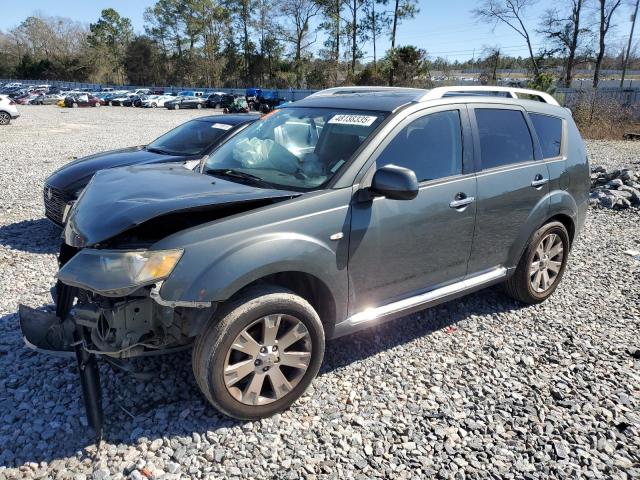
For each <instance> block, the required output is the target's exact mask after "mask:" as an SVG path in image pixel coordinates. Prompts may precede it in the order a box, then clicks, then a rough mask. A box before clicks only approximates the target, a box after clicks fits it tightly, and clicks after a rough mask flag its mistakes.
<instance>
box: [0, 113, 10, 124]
mask: <svg viewBox="0 0 640 480" xmlns="http://www.w3.org/2000/svg"><path fill="white" fill-rule="evenodd" d="M9 123H11V115H9V114H8V113H7V112H0V125H9Z"/></svg>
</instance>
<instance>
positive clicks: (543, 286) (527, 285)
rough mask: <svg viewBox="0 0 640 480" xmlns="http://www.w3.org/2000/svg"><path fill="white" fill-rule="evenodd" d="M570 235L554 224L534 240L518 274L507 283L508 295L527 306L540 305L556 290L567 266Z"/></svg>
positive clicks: (525, 253) (523, 257) (528, 246)
mask: <svg viewBox="0 0 640 480" xmlns="http://www.w3.org/2000/svg"><path fill="white" fill-rule="evenodd" d="M569 248H570V241H569V233H568V232H567V229H566V228H565V226H564V225H563V224H562V223H560V222H550V223H547V224H546V225H543V226H542V227H541V228H539V229H538V230H537V231H536V232H535V233H534V234H533V236H532V237H531V240H530V241H529V244H528V245H527V248H526V250H525V252H524V254H523V255H522V258H521V259H520V262H519V263H518V267H517V268H516V271H515V273H514V274H513V275H512V276H511V277H510V278H509V279H508V280H507V281H506V282H505V287H506V291H507V293H508V294H509V295H510V296H511V297H513V298H514V299H516V300H520V301H521V302H524V303H529V304H531V303H540V302H543V301H544V300H546V299H547V298H549V296H551V294H552V293H553V292H554V291H555V289H556V288H557V286H558V284H559V283H560V280H561V279H562V275H563V274H564V271H565V268H566V266H567V259H568V256H569Z"/></svg>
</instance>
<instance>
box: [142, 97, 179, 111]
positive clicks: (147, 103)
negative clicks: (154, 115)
mask: <svg viewBox="0 0 640 480" xmlns="http://www.w3.org/2000/svg"><path fill="white" fill-rule="evenodd" d="M175 98H176V97H174V96H171V95H147V96H146V97H145V98H144V99H143V100H142V106H143V107H146V108H156V107H164V104H165V102H167V101H169V100H175Z"/></svg>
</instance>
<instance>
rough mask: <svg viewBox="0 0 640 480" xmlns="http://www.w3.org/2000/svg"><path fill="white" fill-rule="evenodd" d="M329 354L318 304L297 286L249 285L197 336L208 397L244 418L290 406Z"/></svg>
mask: <svg viewBox="0 0 640 480" xmlns="http://www.w3.org/2000/svg"><path fill="white" fill-rule="evenodd" d="M323 356H324V330H323V328H322V323H321V322H320V318H319V317H318V314H317V313H316V312H315V310H314V309H313V308H312V307H311V305H309V303H308V302H307V301H306V300H304V299H303V298H301V297H299V296H297V295H295V294H294V293H293V292H291V291H289V290H286V289H283V288H279V287H272V286H262V287H259V288H258V287H256V288H251V289H248V290H246V291H245V292H244V293H243V294H241V295H239V296H238V297H237V298H236V299H233V300H231V301H230V302H229V303H228V304H226V305H223V306H222V307H221V308H220V310H219V311H218V312H217V313H216V315H215V316H214V318H212V319H211V320H210V322H209V324H208V325H207V327H206V329H205V331H204V332H203V333H202V334H201V335H200V337H199V338H198V339H197V340H196V343H195V346H194V349H193V371H194V375H195V377H196V380H197V382H198V385H199V386H200V389H201V390H202V392H203V393H204V395H205V396H206V397H207V399H208V400H209V401H210V402H211V403H212V404H213V405H214V406H215V407H217V408H218V409H219V410H221V411H222V412H224V413H225V414H227V415H229V416H232V417H235V418H240V419H245V420H249V419H256V418H262V417H267V416H269V415H272V414H274V413H276V412H279V411H282V410H284V409H286V408H288V407H289V406H290V405H291V404H292V403H293V402H295V401H296V400H297V399H298V398H299V397H300V396H301V395H302V394H303V393H304V391H305V390H306V388H307V387H308V386H309V384H310V383H311V381H312V380H313V378H314V377H315V376H316V374H317V373H318V370H319V369H320V364H321V363H322V358H323Z"/></svg>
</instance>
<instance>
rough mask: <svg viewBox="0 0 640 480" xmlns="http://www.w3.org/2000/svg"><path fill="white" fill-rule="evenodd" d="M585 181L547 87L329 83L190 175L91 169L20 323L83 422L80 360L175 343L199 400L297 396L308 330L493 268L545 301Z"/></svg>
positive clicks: (90, 362) (94, 376) (576, 222)
mask: <svg viewBox="0 0 640 480" xmlns="http://www.w3.org/2000/svg"><path fill="white" fill-rule="evenodd" d="M588 190H589V168H588V162H587V154H586V151H585V146H584V144H583V141H582V139H581V138H580V134H579V133H578V130H577V128H576V126H575V124H574V121H573V119H572V117H571V113H570V112H569V111H568V110H567V109H565V108H562V107H561V106H559V105H558V104H557V102H556V101H555V100H554V99H553V98H552V97H550V96H549V95H547V94H544V93H541V92H536V91H531V90H522V89H511V88H499V87H486V88H481V87H480V88H478V87H476V88H473V87H471V88H470V87H464V88H462V87H442V88H436V89H432V90H418V89H403V88H373V87H371V88H369V87H363V88H357V87H356V88H337V89H329V90H325V91H322V92H319V93H317V94H314V95H311V96H310V97H307V98H306V99H304V100H301V101H298V102H295V103H293V104H290V105H288V106H286V107H284V108H282V109H280V110H279V111H276V112H274V113H272V114H269V115H266V116H264V117H263V118H262V119H260V120H258V121H257V122H256V123H254V124H252V125H250V126H249V127H247V128H245V129H243V130H242V131H240V132H239V133H238V134H236V135H234V136H232V137H231V138H230V139H229V140H227V141H226V142H225V143H223V144H222V145H221V146H220V147H218V148H217V149H216V150H215V151H214V152H212V153H211V154H210V155H208V157H206V158H204V159H203V160H202V163H201V166H200V169H199V170H197V171H190V170H186V169H184V168H181V167H175V166H170V165H168V166H162V165H152V166H132V167H124V168H118V169H110V170H105V171H102V172H99V173H98V174H96V175H95V176H94V177H93V179H92V181H91V182H90V184H89V185H88V187H87V188H86V189H85V190H84V191H83V192H82V194H81V196H80V198H79V199H78V201H77V202H76V203H75V205H74V206H73V208H72V209H71V211H70V213H69V217H68V222H67V225H66V228H65V230H64V245H63V246H62V249H61V253H60V259H59V261H60V271H59V273H58V288H57V294H56V297H57V310H56V312H55V314H54V313H52V312H51V313H48V312H44V311H41V310H35V309H31V308H28V307H24V306H21V308H20V318H21V327H22V330H23V334H24V337H25V341H26V342H27V344H29V345H30V346H32V347H34V348H37V349H40V350H43V351H49V352H51V351H53V352H57V353H65V352H66V353H68V354H71V355H74V354H75V356H76V358H77V360H78V362H79V365H80V368H79V372H80V378H81V384H82V387H83V394H84V399H85V406H86V408H87V414H88V418H89V421H90V424H91V425H92V426H93V427H94V428H95V429H96V430H97V431H100V429H101V426H102V410H101V404H100V383H99V378H98V369H97V366H96V359H97V358H103V359H105V360H107V361H109V363H111V364H112V365H115V366H120V367H123V368H126V367H125V361H126V360H127V359H130V358H133V357H140V356H146V355H154V354H158V353H170V352H175V351H179V350H182V349H185V348H192V355H193V372H194V375H195V378H196V380H197V383H198V385H199V386H200V388H201V390H202V392H203V394H204V396H205V397H206V398H207V400H208V401H209V402H211V403H212V404H213V405H215V406H216V407H217V408H219V409H220V410H221V411H222V412H224V413H226V414H228V415H230V416H233V417H236V418H240V419H255V418H260V417H264V416H267V415H271V414H273V413H275V412H278V411H281V410H283V409H285V408H287V407H289V406H290V405H291V404H292V403H293V402H294V401H295V400H296V399H297V398H298V397H300V395H302V393H303V392H304V391H305V389H306V388H307V387H308V386H309V384H310V383H311V381H312V380H313V378H314V376H315V375H316V374H317V373H318V369H319V368H320V364H321V362H322V359H323V353H324V346H325V340H327V339H331V338H335V337H339V336H342V335H345V334H349V333H351V332H355V331H357V330H360V329H362V328H366V327H368V326H370V325H375V324H378V323H380V322H383V321H387V320H390V319H393V318H397V317H401V316H404V315H406V314H408V313H410V312H412V311H416V310H419V309H424V308H426V307H430V306H433V305H436V304H438V303H441V302H445V301H448V300H451V299H454V298H456V297H460V296H462V295H465V294H467V293H469V292H472V291H475V290H478V289H481V288H484V287H487V286H489V285H493V284H497V283H504V285H505V287H506V291H507V292H508V294H510V295H511V296H513V297H514V298H516V299H518V300H519V301H521V302H524V303H527V304H531V303H538V302H542V301H543V300H545V299H546V298H547V297H549V295H551V294H552V293H553V291H554V290H555V289H556V287H557V286H558V283H559V282H560V280H561V278H562V275H563V272H564V270H565V267H566V265H567V259H568V256H569V251H570V249H571V245H572V243H573V242H574V240H575V238H576V235H577V233H578V232H579V230H580V228H581V226H582V224H583V222H584V219H585V214H586V210H587V205H588V201H587V200H588Z"/></svg>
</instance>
